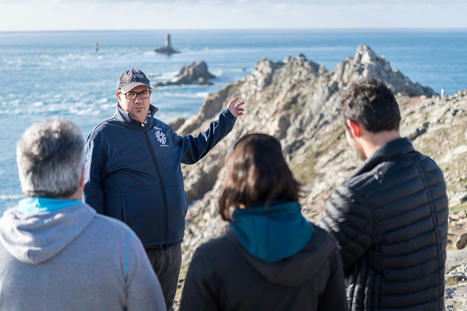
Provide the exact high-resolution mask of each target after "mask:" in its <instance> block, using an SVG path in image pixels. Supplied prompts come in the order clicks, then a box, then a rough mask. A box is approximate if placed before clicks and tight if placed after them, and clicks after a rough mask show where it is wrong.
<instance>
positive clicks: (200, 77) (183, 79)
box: [154, 60, 215, 87]
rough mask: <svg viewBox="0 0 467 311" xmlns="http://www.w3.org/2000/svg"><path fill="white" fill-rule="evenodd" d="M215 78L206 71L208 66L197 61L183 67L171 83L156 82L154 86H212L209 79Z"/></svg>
mask: <svg viewBox="0 0 467 311" xmlns="http://www.w3.org/2000/svg"><path fill="white" fill-rule="evenodd" d="M214 78H215V76H214V75H213V74H211V73H210V72H209V71H208V65H207V64H206V63H205V62H204V61H203V60H201V61H197V62H194V63H192V64H191V65H189V66H183V68H182V69H180V72H179V73H178V74H177V75H176V79H175V80H173V81H165V82H157V83H155V84H154V86H155V87H158V86H168V85H182V84H198V85H212V83H211V82H209V81H208V80H209V79H214Z"/></svg>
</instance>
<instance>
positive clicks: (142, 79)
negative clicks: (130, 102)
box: [117, 68, 151, 93]
mask: <svg viewBox="0 0 467 311" xmlns="http://www.w3.org/2000/svg"><path fill="white" fill-rule="evenodd" d="M140 85H144V86H147V87H148V88H151V85H150V82H149V79H148V77H146V75H145V74H144V72H142V71H141V70H138V69H135V68H131V69H130V70H127V71H125V72H123V73H122V74H121V75H120V77H119V78H118V83H117V90H121V91H122V92H123V93H127V92H129V91H131V90H132V89H134V88H135V87H137V86H140Z"/></svg>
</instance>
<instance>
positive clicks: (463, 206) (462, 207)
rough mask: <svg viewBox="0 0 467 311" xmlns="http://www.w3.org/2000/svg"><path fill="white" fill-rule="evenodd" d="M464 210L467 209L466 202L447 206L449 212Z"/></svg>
mask: <svg viewBox="0 0 467 311" xmlns="http://www.w3.org/2000/svg"><path fill="white" fill-rule="evenodd" d="M464 210H467V203H461V204H458V205H454V206H450V207H449V211H450V212H460V211H464Z"/></svg>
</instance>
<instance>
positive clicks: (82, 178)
mask: <svg viewBox="0 0 467 311" xmlns="http://www.w3.org/2000/svg"><path fill="white" fill-rule="evenodd" d="M79 186H80V187H81V188H83V187H84V167H83V168H82V169H81V178H80V179H79Z"/></svg>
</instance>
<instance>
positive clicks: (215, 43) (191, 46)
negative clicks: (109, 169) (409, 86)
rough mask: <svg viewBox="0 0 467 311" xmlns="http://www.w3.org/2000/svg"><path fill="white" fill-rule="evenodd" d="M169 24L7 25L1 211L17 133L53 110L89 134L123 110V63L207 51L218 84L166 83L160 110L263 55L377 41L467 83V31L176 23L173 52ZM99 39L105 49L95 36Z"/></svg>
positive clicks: (168, 66) (175, 60) (176, 110)
mask: <svg viewBox="0 0 467 311" xmlns="http://www.w3.org/2000/svg"><path fill="white" fill-rule="evenodd" d="M166 33H167V31H162V30H140V31H51V32H0V133H1V134H2V135H1V137H0V150H1V152H0V213H1V212H2V210H4V209H5V208H6V207H9V206H13V205H14V204H15V203H16V202H17V201H18V200H19V199H21V197H22V195H21V189H20V185H19V181H18V174H17V168H16V162H15V148H16V141H17V140H18V139H19V137H20V136H21V134H22V132H23V131H24V130H25V128H26V127H28V126H29V125H30V124H31V123H32V122H34V121H37V120H43V119H46V118H50V117H61V118H67V119H70V120H72V121H73V122H75V123H76V124H77V125H78V126H79V127H80V128H81V130H82V132H83V135H84V136H87V135H88V133H89V132H90V131H91V130H92V128H93V127H94V126H95V125H96V124H97V123H99V122H100V121H101V120H103V119H106V118H108V117H110V116H111V115H112V114H113V111H114V109H115V105H116V99H115V88H116V83H117V78H118V76H119V75H120V73H121V72H123V71H124V70H126V69H129V68H131V67H135V68H138V69H141V70H143V71H144V72H145V73H146V74H147V75H148V76H149V78H150V79H151V81H152V82H156V81H164V80H168V79H172V78H173V77H174V76H175V75H176V74H177V72H178V71H179V70H180V68H181V67H182V66H184V65H189V64H191V63H192V62H194V61H198V60H204V61H206V63H207V64H208V67H209V70H210V71H211V72H212V73H213V74H214V75H216V76H217V78H216V79H215V80H213V82H214V85H212V86H179V87H164V88H158V89H156V90H155V91H154V92H153V94H152V96H151V103H152V104H154V105H156V106H157V107H159V112H158V113H157V117H158V118H160V119H162V120H164V121H170V120H172V119H174V118H176V117H184V118H188V117H190V116H192V115H194V114H196V113H197V112H198V110H199V108H200V107H201V105H202V103H203V99H204V97H205V96H206V95H207V94H208V93H212V92H216V91H218V90H219V89H221V88H222V87H223V86H224V85H226V84H228V83H230V82H233V81H236V80H239V79H241V78H242V77H244V76H245V75H247V74H249V73H250V72H251V71H252V69H253V68H254V66H255V64H256V62H257V61H259V60H260V59H262V58H268V59H271V60H273V61H279V60H283V59H284V58H285V57H287V56H292V57H295V56H297V55H299V54H304V55H305V56H306V57H307V58H308V59H310V60H313V61H314V62H317V63H319V64H321V65H324V66H325V67H326V68H327V69H328V70H332V69H334V68H335V66H336V64H338V63H340V62H341V61H342V60H344V59H345V58H347V57H350V56H353V55H354V53H355V50H356V48H357V46H358V45H360V44H366V45H369V46H370V47H371V48H372V49H373V50H374V51H375V52H376V53H377V54H379V55H384V56H385V58H386V60H388V61H389V62H390V63H391V65H392V66H393V67H397V68H398V69H399V70H400V71H401V72H402V73H404V74H405V75H406V76H408V77H409V78H410V79H411V80H413V81H417V82H419V83H421V84H422V85H424V86H430V87H432V88H433V89H434V90H435V91H436V92H438V93H439V92H440V91H441V89H444V90H445V93H446V94H451V93H454V92H457V91H459V90H462V89H466V88H467V30H397V31H396V30H371V31H368V30H176V31H171V32H170V33H171V35H172V45H173V47H174V48H175V49H177V50H179V51H181V53H180V54H174V55H172V56H170V57H168V56H165V55H159V54H156V53H154V52H153V50H154V48H157V47H160V46H162V45H164V40H165V35H166ZM96 42H99V48H100V49H99V51H98V52H96V51H95V48H94V47H95V43H96Z"/></svg>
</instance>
